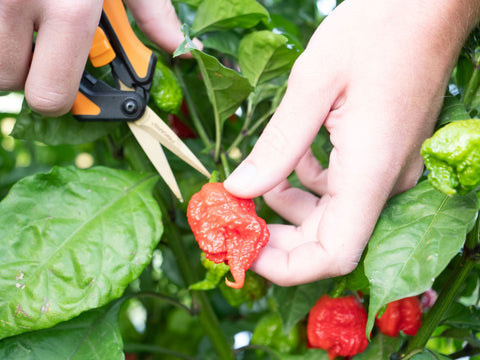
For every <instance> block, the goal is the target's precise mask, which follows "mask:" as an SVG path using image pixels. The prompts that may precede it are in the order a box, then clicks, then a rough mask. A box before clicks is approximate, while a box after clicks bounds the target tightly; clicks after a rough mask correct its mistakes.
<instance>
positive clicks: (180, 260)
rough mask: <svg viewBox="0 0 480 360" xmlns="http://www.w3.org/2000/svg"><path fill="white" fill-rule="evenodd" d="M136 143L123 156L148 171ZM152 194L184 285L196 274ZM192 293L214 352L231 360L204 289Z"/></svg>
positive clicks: (177, 237)
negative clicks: (132, 159) (159, 210)
mask: <svg viewBox="0 0 480 360" xmlns="http://www.w3.org/2000/svg"><path fill="white" fill-rule="evenodd" d="M132 145H133V144H132ZM136 145H137V146H131V147H130V148H129V151H128V152H126V155H127V154H129V156H131V157H133V158H135V160H134V161H130V164H131V166H132V168H133V169H135V170H139V171H149V170H150V168H149V165H148V164H145V163H144V162H142V161H140V160H139V159H140V158H144V156H143V154H142V153H141V152H142V150H141V148H140V147H139V146H138V144H136ZM154 196H155V199H156V200H157V203H158V205H159V206H160V209H161V210H162V214H163V220H164V227H165V231H164V234H163V239H164V241H165V242H166V243H167V244H168V245H169V246H170V249H171V250H172V252H173V254H174V255H175V259H176V261H177V265H178V267H179V269H180V272H181V273H182V276H183V279H184V280H185V282H186V284H187V285H190V284H193V283H195V282H196V281H197V280H198V279H197V277H196V273H195V272H194V270H193V268H192V266H191V263H190V260H189V258H188V255H187V251H186V250H185V248H184V246H183V243H182V237H181V234H180V233H179V231H178V228H177V227H176V226H175V224H174V223H173V222H172V220H171V218H170V217H169V215H168V214H169V211H168V209H167V207H166V205H165V203H164V202H163V200H162V198H161V196H160V195H159V192H158V191H157V192H156V193H155V194H154ZM192 295H193V298H194V301H195V302H196V303H197V304H198V306H199V309H198V310H199V311H198V319H199V322H200V324H201V325H202V327H203V329H204V330H205V332H206V334H207V336H208V337H209V339H210V341H211V343H212V345H213V347H214V348H215V350H216V351H217V354H218V356H219V358H220V359H222V360H234V354H233V351H232V349H231V347H230V344H229V342H228V339H227V338H226V336H225V334H224V333H223V331H222V329H221V328H220V322H219V321H218V318H217V316H216V314H215V312H214V311H213V308H212V305H211V303H210V301H209V299H208V297H207V296H206V294H205V292H202V291H193V292H192ZM193 310H194V311H195V310H197V309H195V308H194V309H193Z"/></svg>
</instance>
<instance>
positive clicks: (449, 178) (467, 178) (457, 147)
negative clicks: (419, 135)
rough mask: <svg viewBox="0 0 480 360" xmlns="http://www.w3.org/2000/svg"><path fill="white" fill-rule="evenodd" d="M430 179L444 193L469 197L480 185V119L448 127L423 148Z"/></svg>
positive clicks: (437, 133)
mask: <svg viewBox="0 0 480 360" xmlns="http://www.w3.org/2000/svg"><path fill="white" fill-rule="evenodd" d="M421 154H422V156H423V157H424V159H425V166H426V167H427V168H428V170H430V173H429V174H428V180H429V181H430V182H431V183H432V185H433V186H435V187H436V188H437V189H439V190H440V191H442V192H444V193H446V194H449V195H452V194H455V193H457V192H458V193H460V194H465V193H468V192H469V191H471V190H475V189H476V188H477V187H478V186H479V185H480V120H479V119H470V120H459V121H454V122H452V123H450V124H447V125H445V126H444V127H442V128H441V129H439V130H438V131H437V132H436V133H435V134H434V135H433V136H432V137H431V138H429V139H427V140H426V141H425V142H424V143H423V145H422V149H421Z"/></svg>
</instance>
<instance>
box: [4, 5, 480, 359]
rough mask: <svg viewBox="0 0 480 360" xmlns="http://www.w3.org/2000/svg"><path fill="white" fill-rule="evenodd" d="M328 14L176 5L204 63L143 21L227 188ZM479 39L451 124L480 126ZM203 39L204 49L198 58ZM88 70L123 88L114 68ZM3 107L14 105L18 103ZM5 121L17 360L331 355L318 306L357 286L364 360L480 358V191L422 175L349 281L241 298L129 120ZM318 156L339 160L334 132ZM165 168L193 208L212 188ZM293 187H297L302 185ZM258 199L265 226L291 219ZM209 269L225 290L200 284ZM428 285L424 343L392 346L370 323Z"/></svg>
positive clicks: (309, 9)
mask: <svg viewBox="0 0 480 360" xmlns="http://www.w3.org/2000/svg"><path fill="white" fill-rule="evenodd" d="M219 3H221V4H222V6H219ZM329 3H330V2H329V1H326V0H324V1H322V0H319V1H313V0H265V1H261V2H256V1H253V0H251V1H250V0H249V1H247V0H244V1H238V0H229V1H223V0H222V1H213V0H203V1H198V0H188V1H175V2H174V4H175V6H176V8H177V13H178V14H179V16H180V18H181V20H182V22H183V23H185V24H186V25H188V26H185V28H184V31H185V33H186V35H187V41H186V43H185V44H184V46H181V47H180V48H179V50H178V51H179V52H181V51H188V50H190V51H192V53H193V55H194V59H192V60H179V59H178V58H172V57H171V56H169V55H168V54H165V53H164V52H162V51H161V50H160V49H157V48H155V46H154V45H153V44H152V43H151V42H149V41H148V39H146V38H145V37H144V36H143V35H142V34H141V33H140V32H139V31H138V29H137V28H136V24H135V23H134V22H133V21H132V26H133V27H134V29H135V30H136V31H137V33H138V36H139V37H140V38H141V39H142V40H143V41H144V42H145V43H146V44H148V46H150V47H152V48H153V49H154V50H155V51H156V53H157V54H158V55H159V58H160V61H163V62H165V63H166V64H168V66H169V67H170V68H171V69H172V71H173V72H174V74H175V76H176V78H177V81H178V83H179V86H180V87H181V90H182V93H183V99H184V102H185V104H186V107H187V108H188V112H183V113H182V112H181V111H180V109H178V111H177V116H178V117H179V118H180V119H181V121H182V122H183V123H185V124H186V125H188V126H189V127H190V128H191V129H193V131H194V132H195V133H196V134H197V136H196V137H195V138H188V139H185V142H186V143H187V145H188V146H189V147H190V148H191V149H192V150H193V151H194V152H195V153H196V154H197V155H198V156H199V157H200V158H201V160H202V161H203V163H204V164H205V165H206V166H207V167H208V168H209V169H210V170H217V171H218V172H219V173H220V177H221V178H224V177H225V176H227V175H228V173H229V172H230V170H231V169H233V168H234V167H235V166H236V164H238V163H239V161H240V160H241V159H242V157H243V156H245V155H246V154H248V152H249V151H250V149H251V147H252V146H253V144H254V143H255V140H256V138H257V137H258V134H259V133H260V131H261V129H262V127H263V126H264V124H265V123H266V121H268V118H269V117H270V116H271V114H272V113H273V112H274V110H275V108H276V106H277V105H278V103H279V100H280V99H281V96H282V95H283V92H284V90H285V86H286V80H287V77H288V73H289V69H290V67H291V65H292V64H293V62H294V60H295V59H296V57H298V55H299V54H300V53H301V52H302V50H303V49H304V47H305V46H306V43H307V41H308V39H309V37H310V35H311V34H312V33H313V31H314V30H315V28H316V27H317V26H318V24H319V23H320V22H321V21H322V20H323V18H324V17H325V16H326V13H322V12H321V9H323V8H324V7H325V8H328V7H329V6H328V5H329ZM331 5H332V6H333V5H334V4H331ZM325 12H327V11H325ZM476 34H477V32H474V33H473V34H472V36H471V37H470V39H469V41H468V42H467V43H466V44H465V48H464V51H463V52H462V54H461V56H460V58H459V60H458V63H457V66H456V68H455V71H454V73H453V74H452V77H451V84H450V87H449V91H448V93H447V94H446V97H445V103H444V107H443V111H442V113H441V115H440V118H439V123H438V126H442V125H444V124H446V123H448V122H451V121H458V120H463V119H468V118H475V117H477V116H478V114H479V110H480V91H479V90H478V89H479V83H480V80H479V79H480V75H479V74H480V72H479V64H480V63H479V57H478V37H477V35H476ZM194 35H195V36H198V37H200V38H201V39H202V41H203V43H204V45H205V49H204V51H203V52H202V51H199V50H195V49H193V50H192V49H191V46H192V45H191V43H189V42H188V36H194ZM252 59H253V60H254V61H252ZM90 70H91V71H93V72H94V73H95V75H96V76H97V77H100V78H104V79H108V77H109V70H108V69H90ZM1 95H3V96H5V97H4V98H5V99H8V100H7V101H6V103H11V102H14V101H15V98H12V96H18V95H19V94H9V95H7V94H3V93H2V94H1ZM7 96H8V97H7ZM206 98H208V99H209V101H208V102H207V101H205V99H206ZM0 100H2V99H1V98H0ZM1 103H5V101H3V102H0V104H1ZM150 105H151V106H152V108H154V110H155V111H157V112H158V113H159V114H160V115H161V116H162V118H164V119H171V116H172V114H168V113H165V112H164V111H162V109H160V108H158V106H156V104H155V103H154V102H152V103H151V104H150ZM0 121H1V129H2V132H1V134H0V136H1V138H0V142H1V146H0V197H1V198H2V199H3V200H2V201H1V203H0V233H1V234H2V235H3V236H2V241H1V242H0V249H1V251H0V338H1V340H0V358H2V359H15V360H17V359H85V358H88V359H123V358H125V357H127V358H128V359H178V358H182V359H222V360H223V359H234V358H235V359H263V358H265V359H310V358H311V359H326V358H327V356H326V353H325V352H324V351H322V350H316V349H307V346H306V339H305V337H306V335H305V321H306V316H307V314H308V311H309V309H310V308H311V307H312V306H313V305H314V303H315V302H316V300H317V299H318V298H320V296H321V295H322V294H324V293H335V294H345V293H356V294H358V293H359V292H361V294H362V299H363V302H364V304H365V306H366V308H368V311H369V325H368V326H369V329H368V330H367V333H370V331H369V330H372V329H373V332H372V333H371V335H372V336H371V343H370V345H369V347H368V348H367V350H366V351H365V352H364V353H362V354H359V355H357V356H355V357H354V359H357V360H358V359H389V358H390V356H391V354H397V355H396V356H400V355H401V354H410V355H409V356H412V358H414V359H417V360H418V359H440V358H452V359H458V358H462V357H464V356H471V358H472V359H479V358H480V357H478V356H477V357H475V355H476V354H478V353H479V352H480V343H479V340H478V332H479V331H480V312H479V309H478V305H479V297H480V283H479V266H478V264H477V263H476V257H475V254H476V251H478V223H476V221H477V213H478V199H477V197H478V196H477V194H476V193H475V192H472V193H470V194H468V195H465V196H453V197H450V196H447V195H444V194H442V193H440V192H438V191H437V190H435V189H434V188H433V187H432V186H431V185H430V184H429V183H428V182H427V181H425V179H422V180H423V181H421V182H420V183H419V185H418V186H417V187H415V188H414V189H412V190H410V191H408V192H406V193H404V194H402V195H399V196H397V197H395V198H393V199H392V200H391V201H390V202H389V204H388V206H387V207H386V209H385V211H384V212H383V213H382V215H381V218H380V219H379V222H378V224H377V227H376V230H375V233H374V235H373V237H372V239H371V241H370V243H369V246H368V248H367V249H366V251H365V253H364V257H363V259H362V262H361V263H360V265H359V266H358V268H357V269H356V270H355V271H354V272H353V273H352V274H350V275H348V276H345V277H341V278H336V279H328V280H323V281H319V282H316V283H312V284H307V285H302V286H296V287H290V288H281V287H278V286H275V285H273V284H268V283H267V282H265V281H264V280H263V279H261V278H259V277H258V276H255V275H254V274H253V273H249V277H248V279H247V285H246V286H245V288H246V290H248V291H245V292H242V293H238V292H237V293H235V292H233V291H232V290H231V289H228V288H226V287H225V286H224V285H222V278H223V276H224V273H225V269H223V270H218V269H211V270H209V271H208V272H207V271H206V269H205V267H204V266H203V265H202V262H201V254H200V250H199V249H198V246H197V245H196V243H195V241H194V239H193V237H192V234H191V232H190V229H189V227H188V224H187V222H186V218H185V209H186V202H185V203H179V202H178V201H177V200H176V199H175V198H174V197H173V195H172V194H171V193H170V192H169V191H168V189H166V187H165V186H164V185H163V183H162V181H161V180H158V179H157V178H156V177H155V175H153V174H154V171H153V168H152V166H151V164H150V163H149V161H148V159H147V158H146V157H145V155H144V154H143V152H142V151H141V150H140V148H139V146H138V144H137V143H136V142H135V139H134V138H133V137H132V136H131V134H130V133H129V131H128V128H127V126H126V125H125V124H121V123H113V124H105V123H79V122H77V121H76V120H75V119H74V118H73V117H72V116H71V115H69V114H67V115H65V116H63V117H60V118H45V117H43V116H40V115H39V114H36V113H34V112H32V111H31V110H30V109H29V108H28V106H27V105H26V104H25V103H24V104H23V105H22V106H21V109H15V108H14V109H11V110H8V109H5V110H4V111H3V113H1V114H0ZM312 149H313V150H314V153H315V154H316V156H317V157H318V159H319V160H320V161H321V162H322V164H323V165H325V166H327V165H328V154H329V151H330V149H331V146H330V143H329V140H328V133H327V132H326V131H325V130H324V129H322V131H321V132H320V133H319V134H318V136H317V138H316V140H315V142H314V144H313V145H312ZM167 156H168V158H169V161H170V164H171V166H172V168H173V169H174V171H175V174H176V178H177V179H178V181H179V185H180V189H181V191H182V194H183V196H184V198H185V199H187V200H188V199H189V198H190V196H191V195H192V194H193V193H195V192H196V191H198V190H199V188H200V187H201V185H202V184H203V183H205V181H206V179H205V178H204V177H202V175H200V174H198V173H196V172H195V171H193V170H192V169H190V168H189V167H188V166H187V165H185V164H184V163H182V162H181V161H179V160H178V159H177V158H176V157H175V156H173V155H171V154H169V153H167ZM157 180H158V181H157ZM290 180H291V182H292V183H294V184H296V185H298V186H300V184H299V183H298V181H297V179H296V178H295V175H294V174H292V176H291V179H290ZM14 184H15V185H14ZM112 199H115V200H112ZM255 201H256V205H257V210H258V213H259V215H260V216H261V217H263V218H264V219H266V220H267V222H269V223H280V222H283V220H282V219H281V218H280V217H278V216H277V215H276V214H275V213H273V212H272V211H271V210H270V209H269V208H268V207H267V206H266V204H265V203H263V201H262V199H255ZM106 204H109V205H108V206H106ZM67 224H68V225H69V226H66V225H67ZM472 229H473V230H472ZM72 234H75V235H72ZM125 234H127V235H125ZM467 234H469V235H468V236H467ZM119 239H122V243H121V244H122V245H121V246H120V245H119V244H120V243H119ZM142 252H143V253H142ZM47 259H48V260H47ZM32 260H35V261H32ZM98 264H101V265H102V266H97V265H98ZM215 271H217V275H216V276H215ZM218 274H220V275H219V276H218ZM207 275H208V276H210V283H208V284H207V285H208V286H209V287H210V288H211V289H210V290H192V289H191V288H190V287H189V286H190V285H192V284H194V283H197V282H199V281H201V280H202V279H204V278H205V277H206V276H207ZM208 276H207V279H208ZM212 279H213V280H212ZM24 285H25V286H24ZM31 285H32V286H31ZM33 285H35V288H34V289H32V290H30V288H33ZM429 289H434V291H436V292H437V293H438V294H439V298H438V301H437V303H436V305H435V306H434V307H433V308H432V309H430V310H429V311H428V312H427V313H426V315H425V318H424V326H423V327H422V329H421V330H420V332H419V334H418V336H416V337H415V338H409V337H406V336H401V337H399V338H388V337H386V336H384V335H382V334H380V333H378V332H377V330H376V329H375V328H374V327H373V319H374V316H375V314H376V313H377V312H378V311H381V309H382V308H383V307H384V306H385V305H386V304H387V303H388V302H390V301H393V300H395V299H399V298H402V297H405V296H411V295H420V294H422V293H423V292H425V291H427V290H429ZM86 293H87V294H88V296H85V294H86ZM424 348H426V349H427V350H425V351H423V349H424ZM416 352H417V353H416ZM414 353H416V354H414Z"/></svg>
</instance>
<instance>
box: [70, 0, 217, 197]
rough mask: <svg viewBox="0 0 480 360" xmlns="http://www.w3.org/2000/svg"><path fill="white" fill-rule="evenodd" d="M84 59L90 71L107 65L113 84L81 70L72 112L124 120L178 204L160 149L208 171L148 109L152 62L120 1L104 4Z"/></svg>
mask: <svg viewBox="0 0 480 360" xmlns="http://www.w3.org/2000/svg"><path fill="white" fill-rule="evenodd" d="M89 60H90V63H91V64H92V65H93V66H94V67H102V66H105V65H110V67H111V70H112V74H113V77H114V80H115V86H114V87H113V86H110V85H109V84H107V83H106V82H104V81H102V80H100V79H97V78H95V77H94V76H92V75H91V74H89V73H88V72H87V71H86V70H85V71H84V73H83V76H82V80H81V83H80V89H79V92H78V94H77V98H76V99H75V103H74V105H73V108H72V114H73V115H74V116H75V117H76V118H77V119H78V120H80V121H125V122H127V124H128V126H129V127H130V130H131V131H132V133H133V135H134V136H135V138H136V139H137V141H138V142H139V143H140V145H141V147H142V148H143V150H144V151H145V153H146V154H147V156H148V158H149V159H150V161H151V162H152V164H153V165H154V167H155V168H156V170H157V171H158V173H159V174H160V176H161V177H162V178H163V179H164V181H165V183H166V184H167V185H168V187H169V188H170V189H171V190H172V192H173V193H174V194H175V196H176V197H177V198H178V199H179V200H180V201H183V198H182V195H181V193H180V189H179V187H178V184H177V182H176V180H175V177H174V175H173V172H172V169H171V168H170V165H169V163H168V160H167V158H166V156H165V153H164V152H163V149H162V145H164V146H165V147H166V148H167V149H169V150H170V151H172V152H173V153H174V154H176V155H177V156H179V157H180V158H181V159H182V160H183V161H185V162H186V163H187V164H189V165H190V166H192V167H193V168H194V169H196V170H197V171H199V172H200V173H202V174H203V175H205V176H206V177H210V173H209V172H208V170H207V169H206V168H205V167H204V166H203V165H202V163H201V162H200V160H199V159H198V158H197V157H196V156H195V155H194V154H193V153H192V152H191V151H190V149H189V148H188V147H187V146H186V145H185V144H184V143H183V142H182V140H181V139H180V138H179V137H178V136H177V135H176V134H175V133H174V132H173V130H172V129H170V127H169V126H168V125H167V124H166V123H165V122H164V121H163V120H162V119H161V118H160V117H159V116H158V115H157V114H156V113H155V112H154V111H153V110H152V109H150V108H149V107H148V106H147V104H148V99H149V95H150V87H151V84H152V80H153V74H154V71H155V65H156V61H157V58H156V56H155V54H154V53H153V52H152V50H151V49H149V48H148V47H146V46H145V45H144V44H143V43H142V42H141V41H140V40H139V39H138V37H137V36H136V35H135V33H134V31H133V29H132V28H131V26H130V23H129V21H128V17H127V13H126V11H125V7H124V5H123V3H122V0H104V2H103V11H102V15H101V18H100V23H99V26H98V27H97V30H96V33H95V36H94V39H93V43H92V46H91V48H90V53H89Z"/></svg>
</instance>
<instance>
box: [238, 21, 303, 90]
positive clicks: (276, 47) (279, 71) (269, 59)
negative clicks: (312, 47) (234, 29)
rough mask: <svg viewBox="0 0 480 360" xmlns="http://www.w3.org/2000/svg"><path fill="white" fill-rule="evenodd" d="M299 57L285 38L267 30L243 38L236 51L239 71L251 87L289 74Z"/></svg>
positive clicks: (296, 50)
mask: <svg viewBox="0 0 480 360" xmlns="http://www.w3.org/2000/svg"><path fill="white" fill-rule="evenodd" d="M299 55H300V52H299V51H298V49H296V48H295V47H293V46H289V45H288V44H287V38H286V37H285V36H283V35H279V34H274V33H273V32H271V31H268V30H263V31H256V32H253V33H251V34H249V35H247V36H245V37H244V38H243V39H242V41H241V42H240V46H239V49H238V61H239V65H240V69H241V70H242V73H243V74H244V75H245V76H246V77H247V78H248V80H249V81H250V83H251V84H252V85H253V86H256V85H257V84H259V83H262V82H264V81H268V80H270V79H273V78H275V77H277V76H280V75H284V74H287V73H289V72H290V68H291V67H292V65H293V63H294V62H295V60H296V59H297V57H298V56H299ZM252 59H255V61H252Z"/></svg>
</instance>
